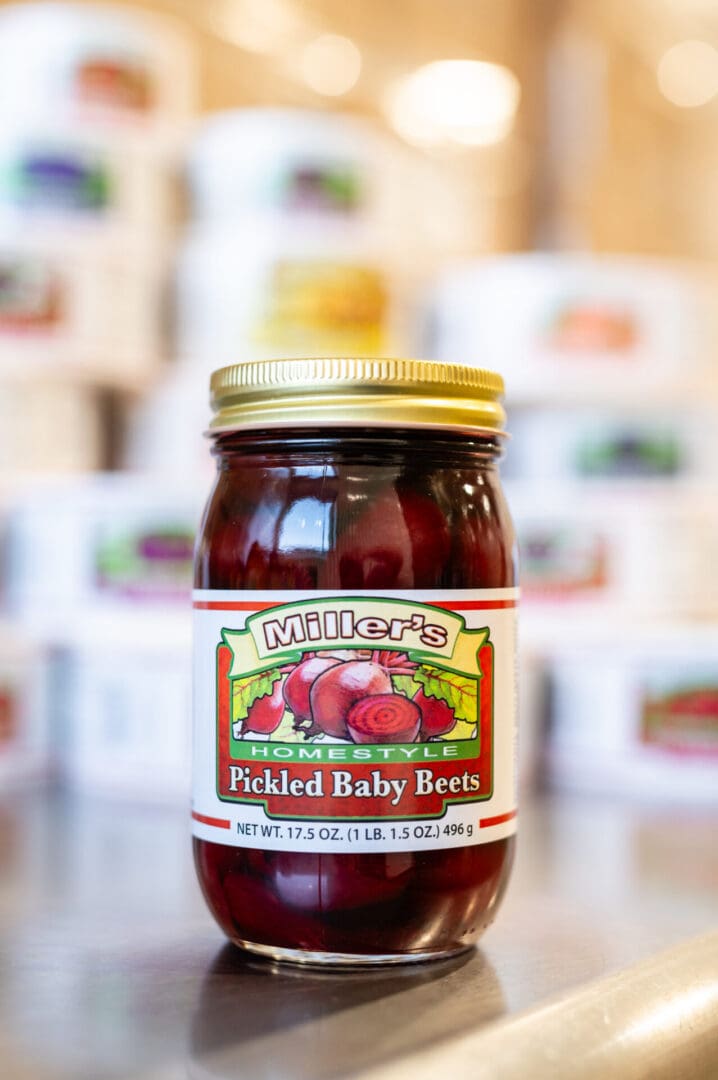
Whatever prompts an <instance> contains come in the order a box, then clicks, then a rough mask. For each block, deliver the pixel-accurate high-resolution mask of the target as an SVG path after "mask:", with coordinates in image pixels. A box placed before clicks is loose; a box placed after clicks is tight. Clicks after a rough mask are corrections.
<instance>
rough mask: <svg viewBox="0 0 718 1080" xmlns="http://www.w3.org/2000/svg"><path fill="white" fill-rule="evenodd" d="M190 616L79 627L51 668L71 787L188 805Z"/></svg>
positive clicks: (92, 621)
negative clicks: (181, 802)
mask: <svg viewBox="0 0 718 1080" xmlns="http://www.w3.org/2000/svg"><path fill="white" fill-rule="evenodd" d="M190 638H191V627H190V616H189V609H187V611H182V612H176V613H175V614H173V615H165V616H161V615H158V614H157V613H149V612H144V613H142V614H140V613H132V614H128V613H125V614H124V615H121V616H119V615H114V616H112V617H111V618H106V617H105V618H103V617H102V616H95V617H93V618H88V619H86V620H75V622H74V624H73V625H72V626H69V627H68V628H67V637H66V641H67V644H66V646H65V647H64V648H63V650H62V654H61V656H60V658H59V659H58V661H57V662H56V665H55V668H56V673H55V681H54V684H53V706H52V713H51V715H52V718H53V723H54V724H55V725H56V726H57V729H58V730H59V731H62V733H63V738H62V753H61V754H60V757H59V761H60V768H61V775H62V778H63V780H64V782H65V783H66V784H68V785H69V786H70V787H71V788H74V789H77V790H81V791H85V792H92V793H94V794H98V795H105V796H107V797H112V798H127V799H128V800H132V801H142V802H157V801H159V802H163V801H178V802H179V801H186V800H188V798H189V790H190V784H189V776H190V750H191V700H192V689H191V674H190V673H191V644H190Z"/></svg>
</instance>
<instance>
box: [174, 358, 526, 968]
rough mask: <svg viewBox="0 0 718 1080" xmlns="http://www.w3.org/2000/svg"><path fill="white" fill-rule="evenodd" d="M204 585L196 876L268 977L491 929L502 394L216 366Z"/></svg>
mask: <svg viewBox="0 0 718 1080" xmlns="http://www.w3.org/2000/svg"><path fill="white" fill-rule="evenodd" d="M211 394H212V404H213V408H214V418H213V420H212V425H211V432H210V433H211V437H212V441H213V452H214V455H215V457H216V461H217V478H216V481H215V484H214V488H213V490H212V493H211V495H210V498H209V502H208V504H207V508H206V510H205V514H204V520H203V524H202V528H201V533H200V536H199V540H198V544H197V553H196V567H195V587H196V588H195V592H194V609H195V682H194V686H195V689H194V713H195V733H194V797H193V810H192V821H193V833H194V851H195V861H196V866H197V873H198V875H199V880H200V883H201V886H202V889H203V892H204V895H205V898H206V901H207V903H208V905H209V907H210V909H211V911H212V913H213V914H214V916H215V918H216V919H217V921H218V923H219V924H220V926H221V927H222V929H223V930H224V932H225V933H226V934H227V936H228V937H229V938H231V939H232V941H234V942H236V944H238V945H240V946H242V947H244V948H245V949H249V950H251V951H252V952H254V953H259V954H264V955H266V956H269V957H273V958H275V959H279V960H293V961H303V962H307V963H314V964H316V963H327V964H370V963H390V962H398V961H410V960H428V959H431V958H433V957H440V956H446V955H448V954H451V953H455V952H459V951H460V950H462V949H465V948H467V947H468V946H469V945H471V944H472V943H473V942H474V941H475V940H476V938H477V937H478V936H479V934H480V933H481V932H482V931H483V930H484V929H485V927H486V926H487V925H488V924H489V923H490V922H491V920H492V919H493V917H494V913H495V911H496V908H497V906H498V903H499V901H500V899H501V896H502V893H503V891H504V888H505V885H506V881H507V878H508V875H509V871H510V868H511V862H512V857H513V847H514V833H515V831H516V792H515V779H514V773H515V730H516V716H515V713H516V703H515V670H516V642H515V628H516V604H517V598H518V590H517V588H516V567H515V557H514V549H515V544H514V533H513V528H512V525H511V521H510V518H509V514H508V510H507V508H506V504H505V502H504V498H503V495H502V493H501V487H500V483H499V474H498V467H497V463H498V460H499V457H500V455H501V448H502V442H503V430H504V422H505V415H504V411H503V408H502V405H501V397H502V394H503V383H502V380H501V379H500V377H499V376H497V375H494V374H492V373H491V372H488V371H481V370H478V369H474V368H465V367H458V366H456V365H451V364H436V363H430V362H427V361H417V360H368V359H367V360H364V359H329V358H324V359H312V360H276V361H270V360H268V361H262V362H258V363H246V364H237V365H234V366H232V367H227V368H222V369H221V370H220V371H217V372H215V374H214V375H213V376H212V382H211Z"/></svg>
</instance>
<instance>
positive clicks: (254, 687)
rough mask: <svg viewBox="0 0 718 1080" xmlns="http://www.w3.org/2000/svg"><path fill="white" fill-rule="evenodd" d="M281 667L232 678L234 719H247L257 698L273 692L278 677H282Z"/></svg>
mask: <svg viewBox="0 0 718 1080" xmlns="http://www.w3.org/2000/svg"><path fill="white" fill-rule="evenodd" d="M281 677H282V673H281V671H280V670H279V668H270V669H269V670H268V671H258V672H255V674H254V675H247V676H246V678H244V679H233V680H232V720H233V721H235V722H236V721H237V720H246V719H247V714H248V713H249V710H250V709H251V707H252V705H254V703H255V701H256V700H257V698H261V697H265V696H266V695H267V694H271V693H272V690H273V688H274V684H275V682H276V681H277V679H281Z"/></svg>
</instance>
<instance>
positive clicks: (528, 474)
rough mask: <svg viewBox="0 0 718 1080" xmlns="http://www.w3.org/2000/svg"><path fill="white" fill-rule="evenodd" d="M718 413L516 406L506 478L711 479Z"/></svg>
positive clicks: (594, 481)
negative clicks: (522, 407) (523, 407)
mask: <svg viewBox="0 0 718 1080" xmlns="http://www.w3.org/2000/svg"><path fill="white" fill-rule="evenodd" d="M717 461H718V424H717V423H716V413H715V412H712V411H710V410H707V409H701V408H700V406H697V407H696V408H694V409H691V410H689V409H687V408H686V409H681V410H680V412H679V411H677V410H674V411H670V410H668V409H660V408H658V409H651V408H644V409H641V408H640V407H637V408H635V409H633V410H628V409H626V408H625V407H624V408H621V407H618V408H615V409H611V410H609V409H606V408H603V409H600V408H590V407H584V408H580V407H577V408H572V409H546V408H536V409H521V408H516V409H514V410H513V411H512V413H511V439H510V441H509V443H508V446H507V453H506V460H505V462H504V464H503V466H502V473H503V475H504V476H505V477H506V478H507V479H509V478H511V479H516V480H519V481H520V480H526V481H528V480H546V481H552V482H559V483H571V482H580V483H585V484H590V485H591V487H592V488H600V487H602V486H605V487H606V488H608V486H609V485H620V486H628V485H630V486H633V487H634V488H635V487H636V486H638V485H647V486H649V487H658V486H659V485H662V484H664V483H665V482H666V481H676V482H679V483H684V482H689V483H694V482H700V481H708V482H713V481H714V480H715V475H716V473H715V469H716V462H717Z"/></svg>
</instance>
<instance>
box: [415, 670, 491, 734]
mask: <svg viewBox="0 0 718 1080" xmlns="http://www.w3.org/2000/svg"><path fill="white" fill-rule="evenodd" d="M414 679H415V680H416V682H418V683H421V686H422V688H423V690H424V693H425V694H426V696H427V697H432V698H436V699H437V700H438V701H445V702H446V704H447V705H449V706H450V708H452V709H453V710H454V714H455V716H456V719H457V720H469V721H471V723H474V724H475V723H476V717H477V702H476V695H477V689H478V682H477V680H476V679H469V678H467V677H466V675H457V674H456V672H454V671H445V670H444V669H443V668H438V667H429V665H428V664H422V666H421V667H419V668H417V670H416V671H415V673H414Z"/></svg>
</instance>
